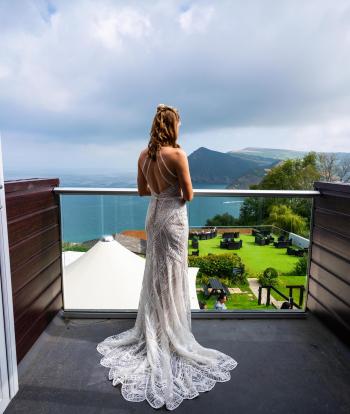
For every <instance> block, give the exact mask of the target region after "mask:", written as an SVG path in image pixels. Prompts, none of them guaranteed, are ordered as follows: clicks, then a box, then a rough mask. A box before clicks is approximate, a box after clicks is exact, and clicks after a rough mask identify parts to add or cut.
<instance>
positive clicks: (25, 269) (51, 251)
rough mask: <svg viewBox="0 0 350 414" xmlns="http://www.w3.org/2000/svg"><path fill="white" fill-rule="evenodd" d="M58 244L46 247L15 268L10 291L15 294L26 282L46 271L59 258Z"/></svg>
mask: <svg viewBox="0 0 350 414" xmlns="http://www.w3.org/2000/svg"><path fill="white" fill-rule="evenodd" d="M60 255H61V252H60V242H59V241H57V242H56V243H54V244H52V245H49V246H47V248H46V249H43V250H42V252H41V253H40V254H36V255H35V256H33V257H32V258H31V259H30V260H28V261H27V262H25V263H23V265H22V266H20V267H18V268H17V269H16V268H15V269H14V271H12V269H11V273H12V291H13V293H17V291H18V290H19V289H22V288H23V287H24V286H25V285H26V284H27V283H28V282H30V281H31V280H32V279H34V278H35V277H36V275H38V274H39V273H40V272H42V271H43V270H44V269H46V268H47V267H48V266H49V265H50V264H51V263H53V262H54V261H55V260H57V259H58V258H60Z"/></svg>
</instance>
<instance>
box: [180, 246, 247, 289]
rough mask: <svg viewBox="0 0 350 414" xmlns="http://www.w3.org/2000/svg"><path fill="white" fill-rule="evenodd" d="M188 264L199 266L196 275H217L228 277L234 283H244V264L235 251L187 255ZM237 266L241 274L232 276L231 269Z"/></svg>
mask: <svg viewBox="0 0 350 414" xmlns="http://www.w3.org/2000/svg"><path fill="white" fill-rule="evenodd" d="M188 265H189V266H191V267H199V271H198V276H199V277H201V278H202V276H204V275H205V276H207V277H219V278H225V279H229V280H230V281H231V283H232V282H234V283H245V282H246V277H245V273H244V264H243V263H242V261H241V258H240V257H239V256H238V255H237V254H235V253H222V254H210V255H207V256H188ZM234 267H239V268H240V269H241V270H242V274H243V275H242V276H240V275H239V276H235V277H234V276H233V274H232V270H233V268H234Z"/></svg>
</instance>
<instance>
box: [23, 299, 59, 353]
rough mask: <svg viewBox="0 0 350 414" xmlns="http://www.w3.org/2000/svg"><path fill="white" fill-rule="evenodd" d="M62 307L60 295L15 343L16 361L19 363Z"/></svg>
mask: <svg viewBox="0 0 350 414" xmlns="http://www.w3.org/2000/svg"><path fill="white" fill-rule="evenodd" d="M61 306H62V298H61V294H58V295H57V297H56V298H55V299H54V300H53V301H52V302H51V303H50V304H49V305H48V307H47V308H46V309H45V312H43V313H42V314H41V315H40V317H39V318H38V319H37V320H36V321H35V323H33V324H32V329H31V330H30V331H28V332H27V333H26V334H25V335H24V336H23V337H22V338H21V340H19V341H18V342H16V348H17V349H16V350H17V359H18V360H19V361H20V360H21V359H22V358H23V357H24V355H25V354H26V353H27V352H28V350H29V349H30V348H31V346H32V345H33V344H34V342H35V341H36V340H37V338H38V337H39V336H40V335H41V333H42V332H43V331H44V330H45V328H46V326H47V325H48V324H49V323H50V322H51V320H52V318H53V317H54V316H55V315H56V313H57V309H59V308H60V307H61Z"/></svg>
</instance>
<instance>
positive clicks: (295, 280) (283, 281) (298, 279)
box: [271, 276, 307, 304]
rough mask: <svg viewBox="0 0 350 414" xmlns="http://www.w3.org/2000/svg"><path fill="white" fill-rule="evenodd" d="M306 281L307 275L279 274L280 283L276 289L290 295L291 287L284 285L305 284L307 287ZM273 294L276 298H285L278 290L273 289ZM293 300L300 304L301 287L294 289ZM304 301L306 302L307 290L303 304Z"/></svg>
mask: <svg viewBox="0 0 350 414" xmlns="http://www.w3.org/2000/svg"><path fill="white" fill-rule="evenodd" d="M306 281H307V279H306V276H279V277H278V282H279V284H278V286H276V289H278V290H279V291H280V292H282V293H284V294H285V295H286V296H289V289H287V288H285V287H284V286H288V285H304V286H305V289H306ZM271 294H272V296H273V297H274V298H275V299H276V300H285V299H284V298H282V296H281V295H279V294H278V293H277V292H274V291H272V292H271ZM293 300H294V302H296V303H297V304H299V289H293ZM304 302H305V291H304V298H303V304H304Z"/></svg>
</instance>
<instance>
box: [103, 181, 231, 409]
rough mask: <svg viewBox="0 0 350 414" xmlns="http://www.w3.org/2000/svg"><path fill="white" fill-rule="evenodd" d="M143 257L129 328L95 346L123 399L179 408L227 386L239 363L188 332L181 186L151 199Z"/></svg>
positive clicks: (185, 226)
mask: <svg viewBox="0 0 350 414" xmlns="http://www.w3.org/2000/svg"><path fill="white" fill-rule="evenodd" d="M146 233H147V250H146V263H145V272H144V276H143V282H142V288H141V294H140V300H139V306H138V314H137V318H136V322H135V325H134V327H133V328H131V329H129V330H126V331H124V332H121V333H119V334H117V335H112V336H110V337H108V338H106V339H104V340H103V341H102V342H100V343H99V344H98V345H97V351H98V352H99V353H100V354H102V355H103V358H102V359H101V360H100V363H101V365H102V366H104V367H107V368H109V373H108V378H109V380H111V381H112V383H113V385H114V386H116V385H117V384H122V387H121V393H122V396H123V397H124V398H125V399H126V400H128V401H132V402H140V401H144V400H146V401H147V402H148V403H149V404H150V405H151V406H152V407H153V408H160V407H162V406H163V405H165V406H166V408H167V409H168V410H174V409H175V408H177V407H178V406H179V405H180V404H181V402H182V401H183V400H184V399H193V398H195V397H197V396H198V395H199V393H200V392H205V391H209V390H211V389H212V388H213V387H214V385H215V383H216V382H225V381H229V380H230V378H231V376H230V370H232V369H234V368H235V367H236V366H237V365H238V362H237V361H235V360H234V359H233V358H232V357H231V356H229V355H226V354H224V353H222V352H220V351H219V350H216V349H212V348H205V347H203V346H201V345H200V344H199V343H198V342H197V341H196V339H195V338H194V336H193V334H192V332H191V306H190V297H189V286H188V276H187V269H188V264H187V254H188V252H187V238H188V218H187V209H186V203H185V202H184V201H183V200H182V198H181V197H180V196H179V188H178V185H176V184H175V185H171V186H170V187H168V188H167V189H166V190H164V191H163V192H162V193H160V194H157V193H154V192H152V196H151V200H150V203H149V206H148V210H147V215H146Z"/></svg>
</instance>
